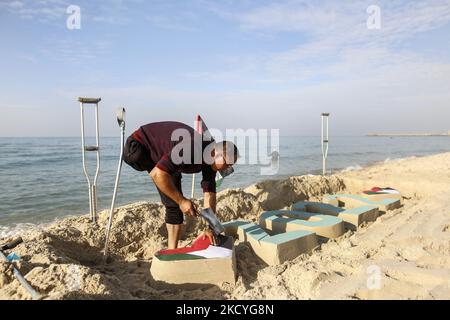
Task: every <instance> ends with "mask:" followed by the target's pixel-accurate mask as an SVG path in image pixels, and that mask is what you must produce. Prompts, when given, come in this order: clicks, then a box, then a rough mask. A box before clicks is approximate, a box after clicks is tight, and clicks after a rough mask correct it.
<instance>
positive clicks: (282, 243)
mask: <svg viewBox="0 0 450 320" xmlns="http://www.w3.org/2000/svg"><path fill="white" fill-rule="evenodd" d="M223 226H224V227H225V234H226V235H233V236H237V237H238V240H239V241H240V242H247V243H249V244H250V246H251V247H252V249H253V251H254V252H255V254H256V255H257V256H258V257H260V258H261V259H262V260H263V261H264V262H265V263H267V264H268V265H278V264H281V263H283V262H285V261H289V260H292V259H294V258H296V257H298V256H299V255H300V254H302V253H308V252H310V251H311V250H312V249H314V248H315V247H317V246H318V242H317V236H316V234H315V233H314V232H311V231H307V230H296V231H291V232H286V233H281V234H276V235H270V234H268V233H267V231H265V230H264V229H263V228H261V227H260V226H259V225H257V224H255V223H253V222H246V221H231V222H227V223H224V224H223Z"/></svg>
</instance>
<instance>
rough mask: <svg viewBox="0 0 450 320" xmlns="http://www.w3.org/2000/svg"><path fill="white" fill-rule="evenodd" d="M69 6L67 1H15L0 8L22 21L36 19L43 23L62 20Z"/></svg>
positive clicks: (1, 4)
mask: <svg viewBox="0 0 450 320" xmlns="http://www.w3.org/2000/svg"><path fill="white" fill-rule="evenodd" d="M69 5H70V3H69V2H68V1H66V0H39V1H33V0H27V1H25V0H24V1H17V0H15V1H7V2H3V3H0V7H5V8H6V9H7V10H8V12H10V13H12V14H17V15H18V16H19V17H20V18H22V19H36V20H38V21H41V22H48V21H52V20H55V19H59V18H61V17H62V16H64V15H65V14H66V9H67V7H68V6H69Z"/></svg>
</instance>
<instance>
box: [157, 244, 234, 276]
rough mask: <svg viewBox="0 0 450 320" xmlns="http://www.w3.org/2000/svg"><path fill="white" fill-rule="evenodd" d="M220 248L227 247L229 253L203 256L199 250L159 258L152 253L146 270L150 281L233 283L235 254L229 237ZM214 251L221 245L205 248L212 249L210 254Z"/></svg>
mask: <svg viewBox="0 0 450 320" xmlns="http://www.w3.org/2000/svg"><path fill="white" fill-rule="evenodd" d="M224 247H227V249H230V250H231V254H230V255H229V256H227V257H221V258H207V257H206V258H205V256H208V255H207V254H206V253H202V252H201V251H199V252H196V253H195V254H192V253H190V254H185V253H181V254H172V255H166V256H159V257H158V255H155V256H154V257H153V260H152V265H151V267H150V273H151V275H152V277H153V279H154V280H156V281H163V282H166V283H169V284H220V283H222V282H228V283H233V284H234V283H235V281H236V254H235V250H234V240H233V238H232V237H230V238H229V240H227V241H226V244H224ZM210 249H212V250H210ZM214 250H216V251H218V250H221V247H214V248H209V250H208V251H209V252H211V251H213V254H212V255H213V256H214ZM204 251H206V250H204ZM196 254H198V255H196ZM210 255H211V253H210Z"/></svg>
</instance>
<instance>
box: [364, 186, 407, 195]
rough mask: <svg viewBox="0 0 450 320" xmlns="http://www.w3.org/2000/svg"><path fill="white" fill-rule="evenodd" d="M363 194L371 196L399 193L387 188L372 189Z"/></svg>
mask: <svg viewBox="0 0 450 320" xmlns="http://www.w3.org/2000/svg"><path fill="white" fill-rule="evenodd" d="M363 193H365V194H369V195H371V194H400V192H399V191H398V190H395V189H393V188H389V187H386V188H380V187H373V188H372V189H370V190H366V191H363Z"/></svg>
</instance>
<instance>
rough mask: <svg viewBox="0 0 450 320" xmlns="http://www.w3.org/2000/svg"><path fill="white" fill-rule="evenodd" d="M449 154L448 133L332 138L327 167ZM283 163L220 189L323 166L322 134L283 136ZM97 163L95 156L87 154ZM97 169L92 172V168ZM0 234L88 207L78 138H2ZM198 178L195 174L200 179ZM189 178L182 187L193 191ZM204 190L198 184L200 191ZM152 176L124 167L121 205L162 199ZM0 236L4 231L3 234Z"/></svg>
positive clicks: (104, 169) (241, 175) (107, 179)
mask: <svg viewBox="0 0 450 320" xmlns="http://www.w3.org/2000/svg"><path fill="white" fill-rule="evenodd" d="M119 141H120V139H119V138H102V139H101V141H100V145H101V147H102V150H101V170H100V175H99V180H98V191H97V192H98V208H99V209H104V208H108V207H109V206H110V201H111V196H112V192H113V188H114V178H115V174H116V168H117V161H118V154H119V143H120V142H119ZM448 151H450V137H395V138H388V137H386V138H384V137H332V139H331V141H330V147H329V155H328V164H329V168H330V169H331V170H332V171H336V170H340V169H344V168H348V167H357V166H365V165H367V164H370V163H373V162H377V161H383V160H386V159H394V158H404V157H410V156H423V155H429V154H434V153H441V152H448ZM280 155H281V156H280V167H279V173H278V174H277V175H276V176H262V175H260V166H258V165H237V166H236V170H235V173H234V174H233V175H232V176H230V177H228V178H227V179H226V180H225V182H224V183H223V184H222V186H221V188H220V189H224V188H233V187H243V186H247V185H249V184H252V183H254V182H256V181H260V180H264V179H272V178H283V177H286V176H289V175H301V174H308V173H312V174H314V173H318V172H320V171H321V167H322V162H321V146H320V138H319V137H280ZM89 160H91V163H94V164H95V161H94V158H92V159H88V162H89ZM92 169H93V167H92V168H91V172H93V170H92ZM0 179H1V185H0V233H1V234H5V233H6V232H8V230H12V229H13V228H15V227H16V228H17V226H18V225H19V226H21V225H23V224H25V225H26V224H30V223H32V224H37V223H45V222H50V221H52V220H54V219H55V218H58V217H62V216H66V215H76V214H83V213H86V212H88V211H89V203H88V193H87V183H86V180H85V177H84V175H83V171H82V164H81V150H80V138H0ZM199 180H200V177H198V178H197V181H198V183H199ZM190 186H191V176H184V178H183V189H184V191H185V195H187V196H188V195H190V190H191V187H190ZM200 193H201V191H200V189H199V187H197V195H200ZM157 199H158V193H157V191H156V188H155V186H154V185H153V183H152V182H151V179H150V177H148V175H147V174H145V173H142V172H136V171H133V169H132V168H130V167H128V166H127V165H126V164H124V166H123V169H122V176H121V184H120V188H119V194H118V198H117V205H122V204H126V203H131V202H135V201H139V200H157ZM1 234H0V236H1Z"/></svg>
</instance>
